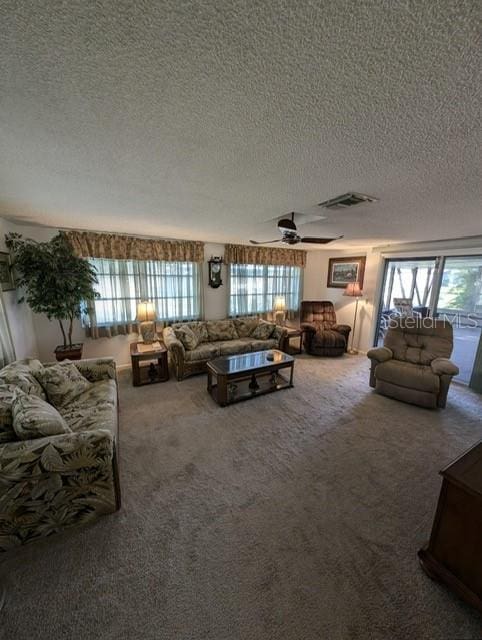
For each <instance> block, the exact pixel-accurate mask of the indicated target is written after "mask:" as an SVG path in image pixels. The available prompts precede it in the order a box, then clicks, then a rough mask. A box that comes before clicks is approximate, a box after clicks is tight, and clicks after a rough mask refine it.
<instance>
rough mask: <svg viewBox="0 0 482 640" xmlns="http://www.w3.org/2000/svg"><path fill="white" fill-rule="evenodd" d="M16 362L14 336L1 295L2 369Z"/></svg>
mask: <svg viewBox="0 0 482 640" xmlns="http://www.w3.org/2000/svg"><path fill="white" fill-rule="evenodd" d="M14 360H15V349H14V346H13V341H12V336H11V334H10V327H9V326H8V319H7V313H6V311H5V304H4V302H3V296H2V295H1V293H0V367H4V366H5V365H7V364H8V363H9V362H13V361H14Z"/></svg>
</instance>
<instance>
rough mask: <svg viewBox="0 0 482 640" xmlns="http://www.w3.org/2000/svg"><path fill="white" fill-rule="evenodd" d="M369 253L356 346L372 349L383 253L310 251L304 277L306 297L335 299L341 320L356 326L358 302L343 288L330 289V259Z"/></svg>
mask: <svg viewBox="0 0 482 640" xmlns="http://www.w3.org/2000/svg"><path fill="white" fill-rule="evenodd" d="M353 255H357V256H361V255H366V266H365V277H364V282H363V298H361V299H360V300H359V302H358V317H357V324H356V333H355V335H354V342H353V346H354V347H355V348H357V349H359V350H361V351H368V349H370V348H371V347H372V346H373V336H374V332H375V327H374V324H375V308H376V305H377V300H378V286H379V280H380V274H381V270H382V258H381V255H380V253H378V252H372V251H371V250H368V251H356V252H353V251H325V250H324V251H309V252H308V256H307V264H306V269H305V276H304V287H303V299H304V300H331V301H332V302H333V304H334V306H335V310H336V316H337V321H338V322H339V323H341V324H349V325H351V326H353V318H354V315H355V304H356V303H355V301H354V300H353V299H352V298H348V297H346V296H344V295H343V289H337V288H328V287H327V286H326V284H327V277H328V261H329V259H330V258H342V257H350V256H353Z"/></svg>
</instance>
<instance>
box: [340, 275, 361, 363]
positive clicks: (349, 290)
mask: <svg viewBox="0 0 482 640" xmlns="http://www.w3.org/2000/svg"><path fill="white" fill-rule="evenodd" d="M343 295H344V296H349V297H350V298H355V300H356V303H355V317H354V318H353V330H352V332H351V348H350V349H348V353H351V354H352V355H356V354H357V353H358V350H357V349H354V348H353V341H354V339H355V330H356V316H357V313H358V299H359V298H361V297H362V295H363V292H362V290H361V288H360V285H359V284H358V282H352V283H351V284H347V285H346V289H345V291H344V292H343Z"/></svg>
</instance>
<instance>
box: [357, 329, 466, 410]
mask: <svg viewBox="0 0 482 640" xmlns="http://www.w3.org/2000/svg"><path fill="white" fill-rule="evenodd" d="M383 345H384V346H383V347H377V348H376V349H370V351H368V353H367V356H368V357H369V358H370V360H371V363H372V366H371V370H370V386H371V387H374V388H375V391H377V392H378V393H382V394H384V395H386V396H390V397H391V398H396V399H397V400H402V401H403V402H410V403H411V404H418V405H420V406H421V407H428V408H431V409H435V408H436V407H441V408H443V407H445V404H446V402H447V394H448V391H449V386H450V382H451V381H452V378H453V376H456V375H457V374H458V372H459V369H458V367H457V366H456V365H455V364H454V363H453V362H451V361H450V360H449V358H450V356H451V354H452V349H453V330H452V325H451V324H450V322H446V321H445V320H434V319H433V318H392V319H391V320H390V323H389V328H388V331H387V333H386V335H385V339H384V342H383Z"/></svg>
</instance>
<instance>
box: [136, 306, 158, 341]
mask: <svg viewBox="0 0 482 640" xmlns="http://www.w3.org/2000/svg"><path fill="white" fill-rule="evenodd" d="M155 319H156V310H155V309H154V304H153V303H152V302H149V301H148V300H144V301H142V302H139V303H138V304H137V317H136V320H137V322H140V324H141V336H142V342H145V343H146V344H152V343H153V342H155V341H156V340H157V339H158V337H157V333H156V325H155V322H154V321H155Z"/></svg>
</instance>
